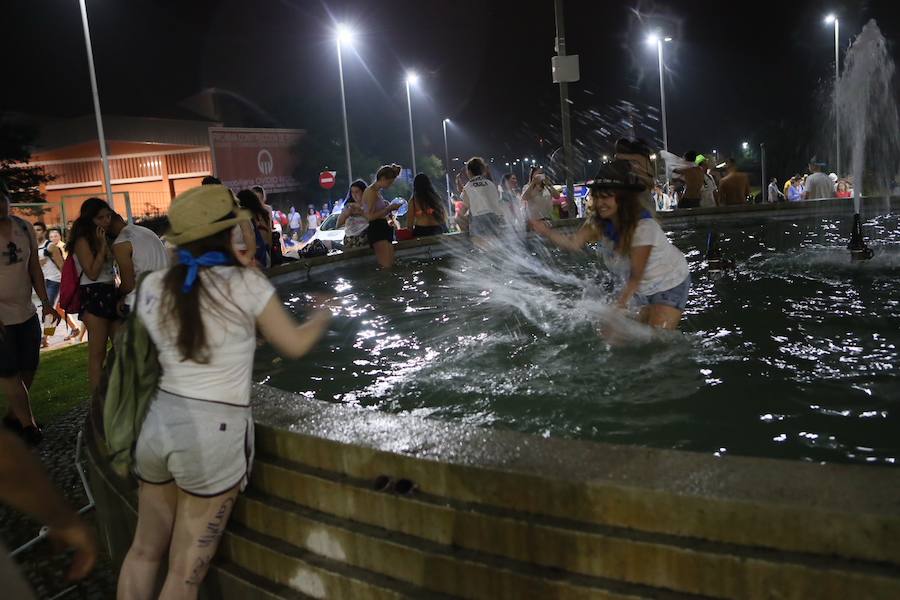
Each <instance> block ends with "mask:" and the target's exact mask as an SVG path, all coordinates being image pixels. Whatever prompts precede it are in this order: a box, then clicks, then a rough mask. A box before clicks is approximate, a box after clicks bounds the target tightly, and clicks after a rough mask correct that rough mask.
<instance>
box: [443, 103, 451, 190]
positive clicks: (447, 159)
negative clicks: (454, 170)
mask: <svg viewBox="0 0 900 600" xmlns="http://www.w3.org/2000/svg"><path fill="white" fill-rule="evenodd" d="M449 122H450V118H449V117H446V118H444V120H443V121H441V125H443V126H444V177H446V178H447V202H448V203H449V202H450V151H449V150H448V146H447V123H449Z"/></svg>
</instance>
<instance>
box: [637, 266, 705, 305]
mask: <svg viewBox="0 0 900 600" xmlns="http://www.w3.org/2000/svg"><path fill="white" fill-rule="evenodd" d="M690 291H691V274H690V273H688V276H687V277H685V278H684V281H682V282H681V283H679V284H678V285H676V286H675V287H673V288H670V289H668V290H663V291H661V292H656V293H655V294H650V295H649V296H642V295H641V294H635V295H634V297H635V299H636V300H637V303H638V305H639V306H646V305H648V304H663V305H665V306H671V307H672V308H677V309H678V310H684V307H685V306H686V305H687V299H688V293H689V292H690Z"/></svg>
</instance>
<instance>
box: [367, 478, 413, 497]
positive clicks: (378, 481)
mask: <svg viewBox="0 0 900 600" xmlns="http://www.w3.org/2000/svg"><path fill="white" fill-rule="evenodd" d="M372 488H373V489H374V490H375V491H376V492H394V493H395V494H399V495H401V496H412V495H413V494H414V493H415V492H416V490H418V489H419V486H418V485H416V482H415V481H412V480H410V479H394V478H393V477H389V476H387V475H379V476H378V477H376V478H375V481H374V482H373V485H372Z"/></svg>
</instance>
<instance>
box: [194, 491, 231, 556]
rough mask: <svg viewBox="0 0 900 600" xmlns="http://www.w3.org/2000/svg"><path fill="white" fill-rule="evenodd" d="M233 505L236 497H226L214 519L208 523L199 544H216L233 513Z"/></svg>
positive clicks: (202, 546) (203, 545) (206, 545)
mask: <svg viewBox="0 0 900 600" xmlns="http://www.w3.org/2000/svg"><path fill="white" fill-rule="evenodd" d="M233 505H234V498H226V499H225V501H224V502H223V503H222V506H220V507H219V510H217V511H216V515H215V516H214V517H213V518H212V521H210V522H209V523H207V524H206V532H205V533H204V534H203V535H201V536H200V538H199V539H198V540H197V545H198V546H199V547H201V548H208V547H210V546H215V544H216V543H217V542H218V541H219V537H221V535H222V531H224V530H225V522H226V521H227V520H228V515H229V514H230V513H231V507H232V506H233Z"/></svg>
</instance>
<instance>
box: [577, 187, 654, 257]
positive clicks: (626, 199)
mask: <svg viewBox="0 0 900 600" xmlns="http://www.w3.org/2000/svg"><path fill="white" fill-rule="evenodd" d="M590 195H591V198H590V200H589V207H590V208H591V209H592V210H591V218H590V222H591V225H592V226H593V228H594V230H595V231H596V232H597V233H598V234H599V235H603V236H605V235H606V233H605V232H606V224H607V223H609V221H607V220H606V219H601V218H600V215H598V214H597V211H596V210H595V209H594V202H595V198H597V197H599V196H600V194H599V192H597V193H595V192H594V191H591V194H590ZM614 195H615V197H616V216H617V217H618V219H619V223H618V226H617V227H616V231H617V232H618V234H619V241H618V242H617V243H616V245H615V248H616V250H617V251H618V252H619V254H624V255H625V256H628V255H630V254H631V241H632V240H633V239H634V230H635V229H637V226H638V223H640V222H641V217H642V214H641V213H642V212H643V210H644V207H643V206H642V205H641V201H640V198H639V197H638V192H636V191H633V190H615V191H614Z"/></svg>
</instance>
